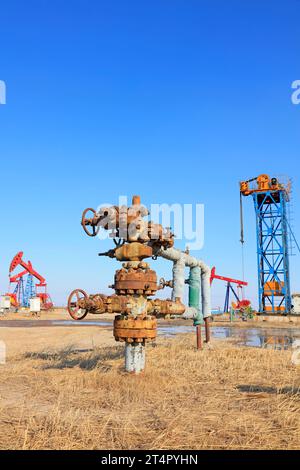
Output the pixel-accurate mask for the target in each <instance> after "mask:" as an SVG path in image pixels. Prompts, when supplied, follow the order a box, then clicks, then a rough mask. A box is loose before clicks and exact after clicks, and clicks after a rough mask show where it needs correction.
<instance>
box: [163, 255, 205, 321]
mask: <svg viewBox="0 0 300 470" xmlns="http://www.w3.org/2000/svg"><path fill="white" fill-rule="evenodd" d="M157 255H158V256H161V257H162V258H164V259H167V260H169V261H173V263H174V264H175V263H178V262H180V263H181V265H182V264H183V263H184V265H185V266H187V267H189V268H194V267H197V266H198V267H199V268H200V270H201V300H202V315H203V317H204V318H207V317H210V316H211V299H210V274H211V269H210V268H209V267H208V266H207V265H206V264H205V263H204V262H203V261H202V260H199V259H197V258H195V257H194V256H190V255H189V254H187V253H184V252H182V251H180V250H178V249H176V248H168V249H166V250H164V249H160V250H159V251H158V252H157ZM181 265H179V266H181ZM173 268H174V267H173ZM181 269H182V268H181ZM173 274H174V269H173ZM175 275H177V274H176V270H175ZM173 282H174V284H176V283H177V285H181V284H180V282H181V281H180V280H179V281H178V280H177V279H176V276H175V279H174V280H173ZM182 295H183V293H182ZM181 298H182V297H181Z"/></svg>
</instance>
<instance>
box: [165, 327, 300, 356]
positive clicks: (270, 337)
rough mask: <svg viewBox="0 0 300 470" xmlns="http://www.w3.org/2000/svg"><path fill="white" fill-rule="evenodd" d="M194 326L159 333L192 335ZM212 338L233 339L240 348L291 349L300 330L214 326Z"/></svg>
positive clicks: (169, 329) (170, 328) (299, 338)
mask: <svg viewBox="0 0 300 470" xmlns="http://www.w3.org/2000/svg"><path fill="white" fill-rule="evenodd" d="M194 331H195V328H194V327H193V326H188V325H187V326H185V325H182V326H167V327H160V328H159V330H158V332H159V334H160V335H163V336H166V337H173V336H175V335H176V334H179V333H192V332H194ZM211 336H212V337H213V338H216V339H226V338H231V339H233V340H235V342H236V344H237V345H238V346H248V347H254V348H266V349H279V350H286V349H290V348H291V347H292V345H293V343H294V341H296V340H300V328H285V329H280V328H251V327H250V328H238V327H231V326H214V327H212V328H211Z"/></svg>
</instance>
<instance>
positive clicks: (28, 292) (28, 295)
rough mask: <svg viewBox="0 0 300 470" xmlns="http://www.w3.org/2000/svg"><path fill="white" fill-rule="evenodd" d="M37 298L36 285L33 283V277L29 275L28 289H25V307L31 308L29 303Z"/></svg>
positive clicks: (23, 304)
mask: <svg viewBox="0 0 300 470" xmlns="http://www.w3.org/2000/svg"><path fill="white" fill-rule="evenodd" d="M33 297H35V288H34V283H33V276H32V275H31V274H28V276H27V282H26V287H25V292H24V295H23V303H22V306H23V307H29V301H30V299H32V298H33Z"/></svg>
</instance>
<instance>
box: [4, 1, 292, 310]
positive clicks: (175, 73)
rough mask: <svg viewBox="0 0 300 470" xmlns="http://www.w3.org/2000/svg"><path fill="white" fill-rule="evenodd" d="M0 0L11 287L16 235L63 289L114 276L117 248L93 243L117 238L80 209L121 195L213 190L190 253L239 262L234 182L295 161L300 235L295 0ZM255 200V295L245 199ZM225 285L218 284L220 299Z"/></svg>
mask: <svg viewBox="0 0 300 470" xmlns="http://www.w3.org/2000/svg"><path fill="white" fill-rule="evenodd" d="M0 13H1V28H0V44H1V54H0V80H5V82H6V85H7V104H6V105H2V106H0V158H1V185H0V191H1V198H0V204H1V220H2V224H1V233H0V241H1V243H0V259H1V264H0V267H1V269H0V290H1V292H4V291H5V290H6V289H7V274H8V266H9V263H10V260H11V258H12V257H13V256H14V255H15V253H16V252H17V251H19V250H23V251H24V252H25V257H26V258H29V259H30V260H31V261H32V263H33V264H34V266H35V267H36V268H37V269H38V270H39V271H40V272H41V273H42V274H43V275H45V276H46V277H47V280H48V284H49V292H50V294H51V295H52V297H53V299H54V300H55V302H57V303H62V302H64V301H65V299H66V297H67V295H68V293H69V292H70V291H71V290H72V289H73V288H75V287H82V288H85V289H86V290H87V291H88V292H95V291H107V285H108V284H110V283H111V282H112V276H113V272H114V269H115V268H116V266H117V263H116V262H114V261H112V262H111V261H109V260H107V259H104V258H100V259H99V258H98V257H97V253H98V252H99V251H102V249H106V248H107V243H104V244H103V246H101V243H100V241H99V240H97V239H90V238H88V237H87V236H86V235H85V234H84V233H83V231H82V229H81V226H80V216H81V212H82V210H83V209H84V208H85V207H88V206H97V204H99V203H101V202H103V201H109V202H112V203H114V202H116V201H117V197H118V195H119V194H128V195H131V194H132V193H140V194H141V195H142V198H143V200H144V202H146V203H148V204H150V203H151V202H166V203H173V202H182V203H196V202H198V203H204V204H205V211H206V212H205V217H206V218H205V221H206V224H205V246H204V248H203V250H201V251H200V252H196V253H194V254H195V255H197V256H199V257H201V258H203V259H204V260H205V261H206V262H207V263H209V264H211V265H214V264H215V265H216V266H217V269H218V271H219V272H220V273H221V274H225V275H232V276H234V277H238V276H241V250H240V246H239V194H238V181H239V180H240V179H243V178H247V177H249V176H256V175H257V174H259V173H270V174H287V175H290V176H293V179H294V218H295V221H294V230H295V232H296V233H297V235H298V238H300V222H299V221H300V211H299V197H300V192H299V176H300V170H299V148H300V147H299V145H300V105H299V106H295V105H292V103H291V83H292V82H293V81H294V80H297V79H300V28H299V24H300V2H299V1H297V0H289V1H286V2H283V1H275V0H243V1H241V0H236V1H234V0H228V1H226V2H225V1H224V0H219V1H212V0H151V1H140V0H139V1H133V0H131V1H130V0H129V1H126V2H125V1H123V0H115V1H108V0H106V1H101V0H98V1H96V0H85V1H83V0H72V1H70V0H67V1H64V2H62V1H58V0H51V1H47V0H43V1H42V0H36V1H33V0H29V1H26V2H24V1H16V0H10V1H5V2H2V4H1V12H0ZM245 206H246V211H245V219H246V240H247V243H246V246H245V257H246V259H245V262H246V278H247V279H248V280H249V282H250V286H249V290H248V292H249V295H251V296H253V298H256V253H255V249H256V246H255V227H254V209H253V207H252V200H251V199H250V198H249V200H247V201H245ZM153 264H154V263H153ZM297 264H298V266H299V256H298V257H295V258H293V259H292V276H293V277H292V285H293V289H294V290H298V291H299V290H300V278H299V270H298V271H297ZM156 266H157V270H158V274H159V275H165V276H166V277H167V278H169V277H170V266H169V265H168V264H167V263H166V262H158V263H157V264H156ZM223 296H224V289H223V286H220V285H219V286H217V285H216V286H215V288H214V301H213V303H214V305H220V304H222V302H223Z"/></svg>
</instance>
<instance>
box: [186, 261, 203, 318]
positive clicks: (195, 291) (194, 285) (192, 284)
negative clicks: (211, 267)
mask: <svg viewBox="0 0 300 470" xmlns="http://www.w3.org/2000/svg"><path fill="white" fill-rule="evenodd" d="M200 279H201V269H200V268H199V267H198V266H195V267H194V268H191V269H190V275H189V280H188V285H189V307H193V308H195V309H196V311H197V314H196V316H195V318H194V326H198V325H203V315H202V312H201V310H200V287H201V286H200V282H201V281H200Z"/></svg>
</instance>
